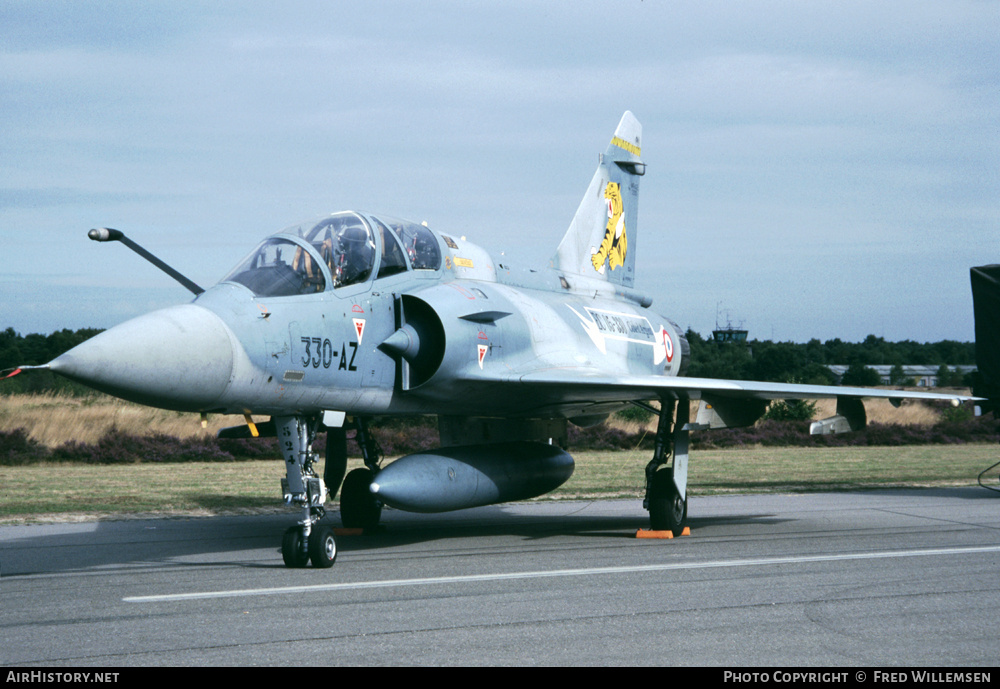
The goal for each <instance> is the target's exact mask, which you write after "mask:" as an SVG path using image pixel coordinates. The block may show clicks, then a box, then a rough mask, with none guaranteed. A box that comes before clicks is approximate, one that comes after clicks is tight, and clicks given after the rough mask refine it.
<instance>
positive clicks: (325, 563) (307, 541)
mask: <svg viewBox="0 0 1000 689" xmlns="http://www.w3.org/2000/svg"><path fill="white" fill-rule="evenodd" d="M304 532H305V527H304V526H292V527H290V528H289V529H288V530H287V531H285V535H284V536H283V537H282V539H281V559H283V560H284V561H285V566H286V567H290V568H292V569H301V568H303V567H305V566H306V565H308V564H309V563H310V562H312V566H313V567H316V568H318V569H328V568H330V567H333V563H334V562H336V561H337V539H336V538H334V536H333V529H332V528H331V527H330V526H328V525H327V524H321V525H318V526H314V527H313V528H311V529H310V531H309V534H308V535H306V534H305V533H304Z"/></svg>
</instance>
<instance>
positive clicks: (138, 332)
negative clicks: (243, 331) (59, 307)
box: [49, 304, 234, 411]
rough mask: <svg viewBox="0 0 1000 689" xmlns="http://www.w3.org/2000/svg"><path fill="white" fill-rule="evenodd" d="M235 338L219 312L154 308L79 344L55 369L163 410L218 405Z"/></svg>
mask: <svg viewBox="0 0 1000 689" xmlns="http://www.w3.org/2000/svg"><path fill="white" fill-rule="evenodd" d="M233 347H234V344H233V339H232V336H231V334H230V330H229V328H228V327H227V326H226V325H225V323H223V322H222V320H221V319H220V318H219V317H218V316H216V315H215V314H214V313H212V312H211V311H209V310H208V309H205V308H203V307H201V306H196V305H194V304H185V305H183V306H174V307H170V308H167V309H162V310H160V311H154V312H152V313H149V314H146V315H144V316H139V317H138V318H133V319H132V320H130V321H126V322H125V323H122V324H121V325H117V326H115V327H113V328H111V329H110V330H106V331H104V332H103V333H100V334H99V335H97V336H95V337H93V338H91V339H89V340H87V341H86V342H84V343H82V344H80V345H78V346H76V347H74V348H73V349H71V350H69V351H68V352H66V353H65V354H63V355H62V356H60V357H58V358H56V359H55V360H53V361H52V362H51V363H50V364H49V369H50V370H52V371H54V372H56V373H58V374H60V375H62V376H65V377H67V378H70V379H72V380H77V381H79V382H81V383H84V384H86V385H89V386H90V387H92V388H95V389H97V390H100V391H101V392H106V393H108V394H110V395H114V396H116V397H121V398H122V399H127V400H130V401H133V402H139V403H140V404H146V405H149V406H153V407H160V408H163V409H174V410H177V411H205V410H209V409H212V408H213V407H214V406H215V403H216V402H217V401H218V400H219V398H220V397H221V396H222V395H223V394H224V393H225V391H226V388H227V387H228V386H229V383H230V380H231V377H232V373H233Z"/></svg>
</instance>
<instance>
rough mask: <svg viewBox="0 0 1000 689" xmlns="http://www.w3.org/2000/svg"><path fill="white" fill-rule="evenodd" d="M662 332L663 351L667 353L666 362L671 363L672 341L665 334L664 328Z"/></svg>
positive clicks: (668, 335) (672, 357) (672, 353)
mask: <svg viewBox="0 0 1000 689" xmlns="http://www.w3.org/2000/svg"><path fill="white" fill-rule="evenodd" d="M662 332H663V350H664V351H665V352H666V353H667V362H668V363H669V362H671V361H673V359H674V341H673V340H671V339H670V333H668V332H667V329H666V328H662Z"/></svg>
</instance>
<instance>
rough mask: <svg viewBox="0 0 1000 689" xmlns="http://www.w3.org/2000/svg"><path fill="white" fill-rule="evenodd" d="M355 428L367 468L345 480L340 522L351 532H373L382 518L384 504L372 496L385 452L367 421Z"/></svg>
mask: <svg viewBox="0 0 1000 689" xmlns="http://www.w3.org/2000/svg"><path fill="white" fill-rule="evenodd" d="M355 426H357V429H358V435H357V441H358V447H360V448H361V456H362V457H363V458H364V462H365V468H364V469H360V468H359V469H355V470H353V471H352V472H351V473H349V474H348V475H347V478H345V479H344V486H343V488H341V489H340V520H341V521H342V522H343V523H344V526H345V527H347V528H349V529H373V528H375V527H376V526H378V522H379V519H381V517H382V502H381V501H380V500H378V499H376V497H375V496H374V495H373V494H372V492H371V490H370V486H371V484H372V481H374V480H375V475H376V474H378V471H379V462H381V461H382V449H381V448H380V447H379V445H378V442H377V441H376V440H375V437H374V436H373V435H372V433H371V431H370V429H369V428H368V423H367V422H366V421H365V420H364V419H360V418H359V419H355Z"/></svg>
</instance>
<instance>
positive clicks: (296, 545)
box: [281, 526, 309, 568]
mask: <svg viewBox="0 0 1000 689" xmlns="http://www.w3.org/2000/svg"><path fill="white" fill-rule="evenodd" d="M302 546H303V542H302V527H301V526H291V527H289V528H288V530H287V531H285V535H284V536H283V537H282V538H281V559H283V560H284V561H285V566H286V567H294V568H301V567H305V566H306V565H307V564H308V563H309V553H308V552H307V551H306V549H305V548H303V547H302Z"/></svg>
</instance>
